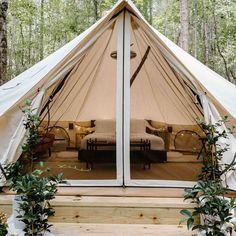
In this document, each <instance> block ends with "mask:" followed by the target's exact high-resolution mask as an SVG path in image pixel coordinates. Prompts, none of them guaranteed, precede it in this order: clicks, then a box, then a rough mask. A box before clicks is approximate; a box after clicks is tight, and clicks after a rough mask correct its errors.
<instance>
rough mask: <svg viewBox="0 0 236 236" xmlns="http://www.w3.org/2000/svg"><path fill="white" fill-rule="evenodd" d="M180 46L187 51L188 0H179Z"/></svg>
mask: <svg viewBox="0 0 236 236" xmlns="http://www.w3.org/2000/svg"><path fill="white" fill-rule="evenodd" d="M180 26H181V35H180V37H181V39H180V46H181V47H182V48H183V49H184V50H185V51H186V52H188V38H189V33H188V0H180Z"/></svg>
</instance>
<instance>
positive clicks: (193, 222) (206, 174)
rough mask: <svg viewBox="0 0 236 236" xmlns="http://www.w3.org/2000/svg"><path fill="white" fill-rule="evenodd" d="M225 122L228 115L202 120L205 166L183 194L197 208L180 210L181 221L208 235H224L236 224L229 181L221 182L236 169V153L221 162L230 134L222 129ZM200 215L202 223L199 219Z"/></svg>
mask: <svg viewBox="0 0 236 236" xmlns="http://www.w3.org/2000/svg"><path fill="white" fill-rule="evenodd" d="M225 122H227V117H225V118H224V119H222V120H220V121H218V122H216V123H215V124H207V123H206V122H203V121H199V124H200V126H201V127H202V130H203V131H204V133H205V136H204V137H203V138H202V142H203V147H204V148H203V149H204V152H203V154H202V157H203V162H202V169H201V173H200V174H199V175H198V181H197V183H196V184H195V185H194V186H193V187H192V188H190V189H186V190H185V196H184V199H185V200H187V199H188V200H191V202H192V203H194V204H196V207H194V210H193V211H192V212H190V211H189V210H186V209H185V210H181V212H180V213H181V214H182V215H184V216H185V218H184V219H183V220H181V222H184V221H187V227H188V229H192V230H195V229H197V230H199V231H200V232H204V233H205V235H206V236H214V235H217V236H225V235H226V234H227V233H229V232H230V231H231V230H232V229H233V228H234V227H235V222H234V221H235V219H234V217H233V209H234V208H236V203H235V199H229V198H226V197H225V195H226V193H227V192H228V190H229V189H228V187H227V184H226V183H223V182H222V176H223V175H226V173H227V172H228V171H231V170H235V165H236V163H235V157H236V155H235V156H234V158H233V161H232V162H231V163H230V164H223V163H222V158H223V154H224V153H225V152H226V151H228V149H229V145H228V144H227V143H226V142H225V140H226V139H228V133H227V132H226V130H225V129H223V128H222V127H223V126H224V125H225ZM229 132H232V130H230V131H229ZM219 142H220V143H219ZM223 143H224V145H223V146H222V144H223ZM199 217H200V219H201V222H200V223H198V220H197V218H199Z"/></svg>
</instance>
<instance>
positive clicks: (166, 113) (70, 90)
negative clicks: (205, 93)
mask: <svg viewBox="0 0 236 236" xmlns="http://www.w3.org/2000/svg"><path fill="white" fill-rule="evenodd" d="M118 17H119V15H117V16H116V18H117V19H118ZM116 18H114V19H113V22H112V23H111V24H110V25H109V27H107V28H106V29H105V30H104V31H103V32H102V33H101V34H100V35H99V37H98V38H97V39H96V40H95V41H94V42H92V43H91V42H88V43H87V44H88V45H89V46H87V48H86V50H85V51H84V53H83V55H82V56H81V57H80V58H79V59H78V61H76V63H75V65H74V66H73V67H72V69H70V70H69V72H68V73H67V74H66V75H64V76H63V77H61V78H60V79H59V80H58V81H57V82H55V83H53V84H52V85H51V86H50V87H48V88H47V91H46V94H45V96H44V98H43V102H42V106H41V111H40V118H41V124H40V132H41V134H42V137H43V139H42V142H41V143H40V144H39V147H38V154H39V156H40V158H39V159H38V161H36V163H35V168H38V167H39V166H40V161H43V162H44V163H45V165H46V167H49V168H51V169H52V171H53V172H55V173H58V172H61V171H63V172H64V174H65V177H66V178H67V179H74V180H94V179H95V180H100V179H101V180H103V179H116V177H117V163H118V162H117V158H118V157H117V153H118V152H117V148H118V146H117V145H118V144H117V142H116V140H117V133H118V130H117V129H118V128H119V127H120V126H118V125H117V117H118V115H119V114H118V113H119V108H118V100H119V97H120V96H124V88H120V87H119V81H118V80H119V79H120V78H119V79H118V78H117V75H118V74H119V72H117V71H118V70H119V66H118V64H117V63H118V59H119V50H118V49H119V42H118V38H119V37H118V32H119V29H118V27H119V23H118V20H116ZM129 32H130V34H129V37H130V53H129V57H130V60H129V64H130V67H129V68H130V81H129V82H128V83H129V84H130V87H129V99H128V100H129V105H128V108H129V109H128V110H129V111H128V114H129V120H130V122H129V124H130V125H129V137H128V138H129V142H130V145H129V153H130V158H129V168H130V176H131V179H134V180H135V179H141V180H142V179H146V180H148V179H150V180H180V181H194V180H195V179H196V174H197V173H198V171H199V169H200V168H201V158H199V157H200V154H201V151H202V142H201V137H202V135H203V132H202V131H201V129H200V127H199V125H198V124H197V122H196V118H197V117H199V118H202V117H203V111H202V104H201V102H200V99H199V97H198V95H197V92H196V90H195V88H194V86H193V85H192V84H191V82H190V81H187V80H186V78H185V77H184V76H183V75H181V74H180V73H179V72H178V71H177V70H176V69H175V68H174V67H173V66H172V65H171V64H170V63H169V62H168V60H167V59H166V58H165V57H164V56H163V52H162V51H161V50H160V49H159V48H158V45H157V44H156V43H155V41H154V40H153V39H152V38H151V37H150V36H149V35H148V34H147V32H146V31H145V29H144V28H143V27H142V26H141V25H140V24H138V21H137V19H136V17H135V16H133V15H132V14H130V31H129ZM123 109H126V110H127V107H125V108H124V107H123ZM123 112H124V111H123ZM125 112H127V111H125ZM122 128H123V129H125V128H124V126H123V127H122ZM119 158H123V155H122V154H121V155H120V157H119ZM123 161H124V160H123Z"/></svg>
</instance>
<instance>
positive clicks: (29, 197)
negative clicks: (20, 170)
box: [11, 170, 63, 236]
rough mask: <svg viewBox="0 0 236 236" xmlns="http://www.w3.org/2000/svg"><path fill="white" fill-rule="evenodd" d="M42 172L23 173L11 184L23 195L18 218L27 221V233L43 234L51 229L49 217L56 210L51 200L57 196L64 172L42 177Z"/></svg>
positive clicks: (25, 229) (25, 230)
mask: <svg viewBox="0 0 236 236" xmlns="http://www.w3.org/2000/svg"><path fill="white" fill-rule="evenodd" d="M41 174H42V172H41V171H39V170H36V171H34V172H32V173H27V174H25V175H23V176H22V177H21V178H20V179H18V180H17V181H16V182H14V183H13V184H12V185H11V188H12V189H13V190H14V191H16V193H17V194H18V195H20V196H21V199H20V202H19V215H18V218H19V219H20V220H21V221H22V222H24V223H25V228H24V232H25V235H29V236H30V235H33V236H34V235H35V236H36V235H41V234H42V235H43V233H44V232H45V231H50V229H49V228H50V227H51V226H52V225H51V224H49V223H48V217H50V216H53V215H54V213H55V211H54V210H53V208H52V207H51V205H50V203H49V201H50V200H52V199H54V198H55V194H56V192H57V185H58V183H60V182H62V176H63V175H62V174H60V175H58V176H49V177H42V176H41Z"/></svg>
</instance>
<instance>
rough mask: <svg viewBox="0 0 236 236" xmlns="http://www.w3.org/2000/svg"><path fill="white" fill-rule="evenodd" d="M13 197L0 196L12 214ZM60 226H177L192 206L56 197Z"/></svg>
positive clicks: (168, 200)
mask: <svg viewBox="0 0 236 236" xmlns="http://www.w3.org/2000/svg"><path fill="white" fill-rule="evenodd" d="M12 198H13V195H0V209H2V210H3V211H4V212H5V213H7V215H10V214H11V211H12V209H11V203H12ZM52 206H53V207H54V209H55V211H56V212H55V216H54V217H52V218H50V221H51V222H57V223H62V222H63V223H95V224H96V223H106V224H163V225H178V223H179V221H180V219H181V218H182V216H181V215H180V213H179V212H180V210H181V209H192V208H193V207H194V205H193V204H191V203H189V202H186V201H185V202H184V201H183V198H154V197H93V196H81V197H78V196H57V197H56V198H55V199H54V200H53V201H52Z"/></svg>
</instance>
